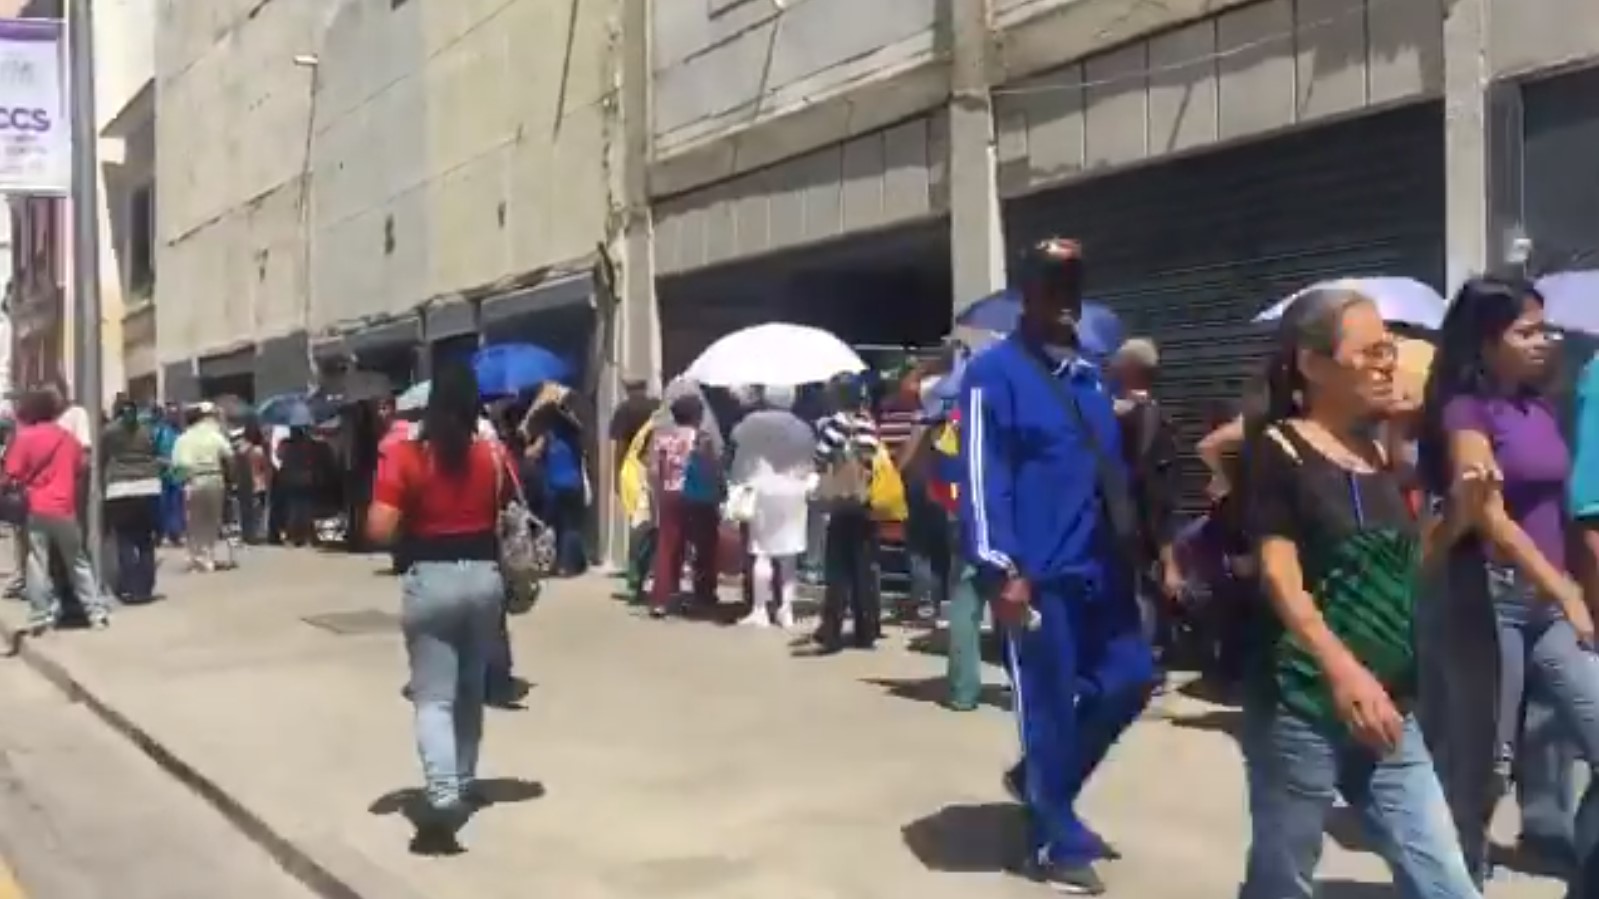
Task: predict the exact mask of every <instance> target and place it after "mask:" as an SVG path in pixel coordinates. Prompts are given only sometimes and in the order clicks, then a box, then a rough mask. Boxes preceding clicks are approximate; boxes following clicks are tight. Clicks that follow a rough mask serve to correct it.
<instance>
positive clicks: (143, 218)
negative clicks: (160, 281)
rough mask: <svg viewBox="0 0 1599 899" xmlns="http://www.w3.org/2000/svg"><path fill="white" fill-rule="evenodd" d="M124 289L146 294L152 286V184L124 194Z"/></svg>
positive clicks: (153, 214)
mask: <svg viewBox="0 0 1599 899" xmlns="http://www.w3.org/2000/svg"><path fill="white" fill-rule="evenodd" d="M127 266H128V290H129V292H130V293H133V294H136V295H141V296H143V295H148V294H149V293H150V292H151V291H152V290H153V289H154V288H155V185H153V184H146V185H144V186H143V187H140V188H138V189H136V190H134V192H133V194H132V196H130V197H128V262H127Z"/></svg>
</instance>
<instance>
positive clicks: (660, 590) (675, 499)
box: [650, 493, 717, 607]
mask: <svg viewBox="0 0 1599 899" xmlns="http://www.w3.org/2000/svg"><path fill="white" fill-rule="evenodd" d="M659 500H660V509H659V511H658V512H657V515H656V518H657V521H658V523H659V527H658V530H657V532H656V545H655V583H654V584H652V585H650V587H651V589H650V604H651V605H653V606H656V607H662V606H666V605H667V604H669V603H670V602H671V601H672V600H673V599H674V598H675V596H676V594H677V585H678V582H679V581H680V580H681V579H682V576H683V559H684V556H685V555H687V554H688V552H689V551H690V550H693V554H694V598H695V599H698V600H702V601H705V602H714V601H715V600H716V522H717V510H716V507H715V506H713V505H711V504H710V503H693V502H689V501H687V500H685V499H684V498H683V496H682V494H674V493H667V494H663V495H662V496H660V497H659Z"/></svg>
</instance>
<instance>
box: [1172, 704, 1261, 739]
mask: <svg viewBox="0 0 1599 899" xmlns="http://www.w3.org/2000/svg"><path fill="white" fill-rule="evenodd" d="M1167 721H1169V722H1170V723H1171V726H1172V727H1180V728H1183V729H1184V730H1204V731H1212V732H1215V733H1223V734H1227V735H1228V736H1230V737H1233V738H1234V739H1236V738H1237V737H1238V734H1239V732H1240V731H1241V730H1242V729H1243V726H1244V713H1243V712H1242V711H1240V710H1238V709H1208V710H1206V711H1203V712H1200V713H1199V714H1197V715H1173V716H1171V717H1170V718H1168V719H1167Z"/></svg>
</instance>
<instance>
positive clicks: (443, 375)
mask: <svg viewBox="0 0 1599 899" xmlns="http://www.w3.org/2000/svg"><path fill="white" fill-rule="evenodd" d="M477 419H478V389H477V375H476V374H475V373H473V371H472V369H471V368H470V367H469V366H468V365H467V364H466V363H464V362H447V363H445V364H444V366H443V367H442V368H441V369H439V371H438V372H437V374H435V375H434V378H433V387H432V389H431V392H429V394H428V404H427V408H426V409H425V410H423V412H422V439H423V440H425V441H426V442H427V444H428V446H429V447H431V448H432V450H433V453H434V457H435V458H436V459H438V464H439V467H440V468H441V469H443V471H444V473H445V474H448V475H452V476H453V475H460V474H463V473H464V472H465V471H466V469H467V461H468V459H469V458H470V455H471V452H472V441H473V439H474V438H475V437H476V435H477Z"/></svg>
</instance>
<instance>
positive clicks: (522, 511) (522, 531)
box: [492, 447, 555, 612]
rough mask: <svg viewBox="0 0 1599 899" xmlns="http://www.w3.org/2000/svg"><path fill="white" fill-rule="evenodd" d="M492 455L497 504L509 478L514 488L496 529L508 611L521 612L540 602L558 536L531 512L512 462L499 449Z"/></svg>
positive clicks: (495, 448)
mask: <svg viewBox="0 0 1599 899" xmlns="http://www.w3.org/2000/svg"><path fill="white" fill-rule="evenodd" d="M492 452H493V453H494V462H495V468H494V472H495V477H494V493H495V497H496V500H497V499H498V497H499V495H500V494H502V493H504V492H505V491H504V484H505V479H506V478H507V477H509V478H510V480H511V487H512V496H511V499H510V501H509V502H507V503H506V504H505V505H504V506H503V507H501V509H500V513H499V524H498V527H497V532H498V533H497V536H498V537H499V544H500V552H499V556H500V573H501V576H502V577H504V578H505V585H506V597H507V600H508V607H509V608H510V609H511V610H513V611H518V612H522V611H526V610H528V609H530V608H532V607H533V604H534V603H536V602H537V601H538V598H539V594H540V592H541V590H542V587H543V583H544V578H545V577H546V576H548V575H549V573H550V572H551V571H552V570H554V568H555V534H554V533H553V531H552V530H551V529H550V528H549V527H548V526H547V525H546V524H545V523H544V522H542V521H540V520H539V519H538V517H537V516H535V515H534V514H533V512H532V510H531V509H530V508H529V506H528V501H527V493H526V492H525V491H524V490H523V489H522V479H521V478H519V477H517V475H516V472H515V471H514V470H513V469H512V468H511V462H510V458H509V457H508V456H506V454H505V453H504V452H503V451H502V450H500V449H499V448H498V447H494V448H493V449H492Z"/></svg>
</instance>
